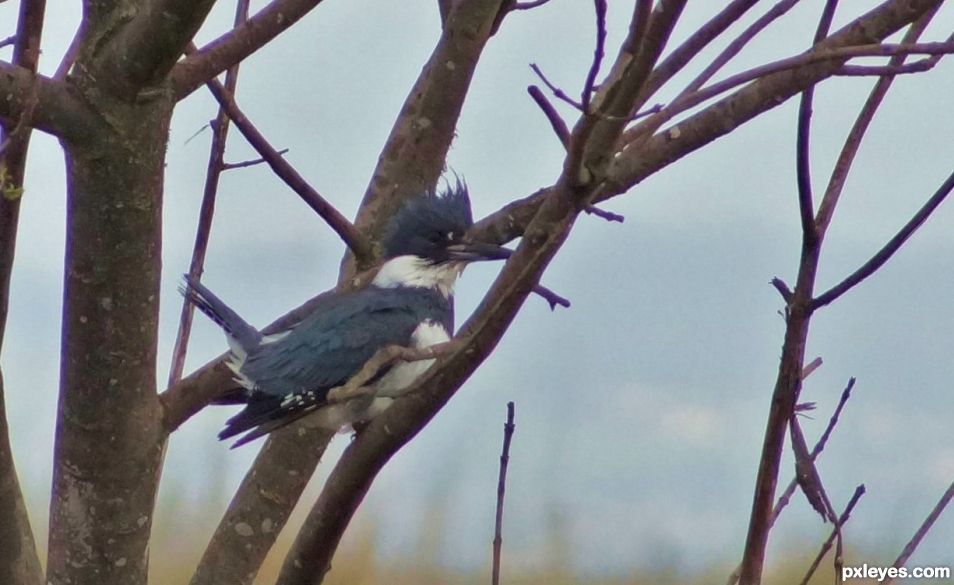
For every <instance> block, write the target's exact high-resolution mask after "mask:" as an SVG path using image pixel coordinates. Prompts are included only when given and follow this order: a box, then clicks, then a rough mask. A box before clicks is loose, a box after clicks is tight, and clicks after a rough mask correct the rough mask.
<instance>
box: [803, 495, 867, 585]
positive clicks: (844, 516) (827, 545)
mask: <svg viewBox="0 0 954 585" xmlns="http://www.w3.org/2000/svg"><path fill="white" fill-rule="evenodd" d="M863 495H865V486H864V485H859V486H858V487H857V488H855V493H854V494H852V495H851V499H850V500H848V505H847V506H845V511H844V512H842V513H841V516H840V517H839V518H838V521H837V522H834V526H833V527H832V530H831V535H829V536H828V539H827V540H825V542H824V543H823V544H822V547H821V550H819V551H818V555H817V556H816V557H815V560H814V561H813V562H812V565H811V566H810V567H809V568H808V572H807V573H806V574H805V578H804V579H802V581H801V585H807V584H808V582H809V581H810V580H811V578H812V575H814V574H815V569H817V568H818V565H820V564H821V561H822V559H823V558H825V555H826V554H828V551H829V550H830V549H831V543H832V542H834V540H835V536H838V535H840V534H841V527H842V526H844V524H845V522H847V521H848V518H849V517H850V516H851V512H852V511H853V510H854V509H855V505H856V504H857V503H858V500H860V499H861V496H863Z"/></svg>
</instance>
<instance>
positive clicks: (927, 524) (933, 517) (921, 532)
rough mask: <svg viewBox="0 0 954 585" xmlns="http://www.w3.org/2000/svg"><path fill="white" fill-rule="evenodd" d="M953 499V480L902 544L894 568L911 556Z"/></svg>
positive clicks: (889, 580)
mask: <svg viewBox="0 0 954 585" xmlns="http://www.w3.org/2000/svg"><path fill="white" fill-rule="evenodd" d="M952 499H954V482H951V485H949V486H948V487H947V490H946V491H945V492H944V494H943V495H941V499H940V500H938V502H937V504H936V505H935V506H934V509H932V510H931V513H930V514H928V515H927V518H925V519H924V522H922V523H921V526H919V527H918V529H917V532H915V533H914V536H912V537H911V540H910V541H908V543H907V544H906V545H904V549H902V550H901V554H899V555H898V558H897V559H895V561H894V564H893V565H892V566H893V567H895V568H898V569H900V568H901V567H903V566H904V565H905V564H907V562H908V559H910V558H911V555H913V554H914V551H916V550H917V548H918V546H919V545H920V544H921V541H922V540H924V537H925V536H926V535H927V533H928V532H930V530H931V527H932V526H934V522H936V521H937V519H938V517H939V516H940V515H941V512H943V511H944V508H946V507H947V505H948V504H950V503H951V500H952ZM893 580H894V579H893V578H891V577H888V578H887V579H885V581H884V585H888V584H889V583H891V581H893Z"/></svg>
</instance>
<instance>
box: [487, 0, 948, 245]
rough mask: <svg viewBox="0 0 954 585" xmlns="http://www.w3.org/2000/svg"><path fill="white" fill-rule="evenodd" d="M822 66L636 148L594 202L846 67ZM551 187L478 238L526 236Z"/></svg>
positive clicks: (873, 34) (869, 19) (891, 28)
mask: <svg viewBox="0 0 954 585" xmlns="http://www.w3.org/2000/svg"><path fill="white" fill-rule="evenodd" d="M924 5H927V8H925V7H924ZM936 6H937V0H920V1H919V2H917V6H916V7H915V8H917V10H920V11H926V10H927V9H928V8H933V7H936ZM906 10H907V8H905V9H904V10H901V9H900V8H899V7H898V6H897V3H896V2H891V3H889V4H885V5H884V6H882V7H880V8H878V9H876V10H875V11H873V12H870V13H868V14H867V15H865V16H863V17H862V18H860V19H858V20H856V21H855V22H854V23H852V24H850V25H848V26H846V27H844V28H843V29H842V30H840V31H838V32H836V33H834V34H833V35H832V36H831V37H830V38H828V39H826V40H825V41H824V42H823V43H822V45H823V47H822V48H836V47H842V46H851V47H855V46H857V45H859V44H865V43H872V42H875V41H878V40H880V39H881V38H883V37H886V36H888V35H889V34H892V33H894V32H895V31H897V30H898V29H900V28H901V27H902V26H904V25H905V24H908V23H909V20H907V19H909V18H910V14H909V13H908V12H907V11H906ZM821 65H824V61H819V62H818V63H815V64H814V65H813V66H811V67H804V68H802V69H800V70H799V73H798V75H785V74H783V73H782V72H778V73H776V74H773V75H771V76H767V77H763V78H760V79H759V80H757V81H756V82H755V83H753V84H751V85H749V86H747V87H743V88H741V89H739V90H738V91H737V92H736V93H734V94H732V95H730V96H728V97H726V98H723V99H722V100H720V101H719V102H717V103H715V104H713V105H711V106H708V107H707V108H705V109H704V110H702V111H700V112H698V113H696V114H695V115H693V116H691V117H690V118H689V119H687V120H685V121H682V122H680V123H679V125H678V126H676V127H674V128H671V129H670V130H669V131H667V132H665V133H661V134H658V135H656V136H653V137H651V138H649V139H647V140H646V141H645V142H638V143H633V144H630V145H629V146H627V147H626V148H625V149H624V150H623V152H622V154H621V155H619V156H618V157H616V158H615V159H614V162H613V165H612V167H611V168H610V170H609V175H608V177H607V180H606V183H605V184H604V186H603V188H602V189H601V190H600V191H599V192H598V193H597V194H596V196H595V197H594V199H593V203H599V202H601V201H605V200H607V199H609V198H611V197H615V196H617V195H619V194H621V193H624V192H625V191H627V190H628V189H629V188H630V187H632V186H633V185H635V184H636V183H638V182H640V181H642V180H643V179H645V178H646V177H648V176H650V175H652V174H654V173H656V172H658V171H659V170H660V169H663V168H665V167H667V166H669V165H670V164H672V163H674V162H676V161H677V160H679V159H681V158H682V157H683V156H685V155H687V154H689V153H691V152H694V151H695V150H697V149H698V148H701V147H702V146H704V145H706V144H708V143H709V142H711V141H713V140H715V139H717V138H719V137H720V136H723V135H725V134H726V133H728V132H730V131H731V130H732V129H734V128H736V127H738V126H739V125H741V124H744V123H745V122H747V121H749V120H751V119H752V118H754V117H756V116H758V115H759V114H761V113H763V112H765V111H768V110H769V109H772V108H774V107H776V106H777V105H779V104H781V103H783V102H784V101H785V100H786V99H787V98H790V97H792V96H793V95H795V94H797V93H799V92H800V91H801V90H802V89H804V88H805V87H808V86H809V85H811V84H814V83H818V82H819V81H821V80H822V79H825V78H827V77H829V76H831V75H833V74H834V72H836V71H837V70H838V68H839V67H840V66H839V67H835V66H830V65H829V66H821ZM660 115H665V109H664V112H662V113H660V114H657V116H660ZM551 189H552V187H551V188H546V189H541V190H540V191H538V192H537V193H534V194H533V195H531V196H529V197H526V198H524V199H520V200H517V201H513V202H511V203H508V204H507V205H506V206H504V207H502V208H501V209H500V210H498V211H496V212H494V213H493V214H491V215H489V216H487V217H485V218H483V219H482V220H480V221H479V222H477V224H476V225H475V226H474V231H475V233H479V234H480V235H479V236H476V239H478V240H482V241H494V242H497V243H506V242H508V241H510V240H513V239H515V238H517V237H520V236H521V235H522V234H523V232H524V230H525V229H526V226H527V225H528V224H529V223H530V221H531V219H532V218H533V217H534V215H535V214H536V212H537V211H538V210H539V208H540V205H541V204H542V203H543V201H544V200H545V198H546V197H547V196H548V194H549V193H550V192H551ZM823 204H824V203H823ZM820 209H821V207H820Z"/></svg>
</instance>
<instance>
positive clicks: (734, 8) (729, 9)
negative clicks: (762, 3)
mask: <svg viewBox="0 0 954 585" xmlns="http://www.w3.org/2000/svg"><path fill="white" fill-rule="evenodd" d="M795 1H796V2H797V1H798V0H795ZM757 3H758V0H733V1H732V2H729V3H728V4H727V5H726V7H725V8H723V9H722V10H721V11H720V12H719V13H718V14H716V15H715V16H714V17H712V18H711V19H710V20H709V21H708V22H706V23H705V24H704V25H702V26H701V27H699V28H698V29H697V30H696V31H695V32H694V33H692V35H690V36H689V38H688V39H686V40H685V41H684V42H683V43H682V44H681V45H679V46H678V47H676V48H675V49H673V51H672V53H670V54H669V56H668V57H666V58H665V59H664V60H663V61H662V62H661V63H660V64H659V66H658V67H656V68H655V70H653V72H652V73H651V74H650V76H649V79H647V80H646V85H645V87H644V89H643V94H642V95H641V96H640V99H641V101H642V102H643V103H645V102H646V101H647V100H649V98H651V97H652V96H653V95H654V94H655V93H656V92H657V91H659V88H661V87H662V86H663V85H665V84H666V82H668V81H669V80H670V79H672V77H673V76H674V75H676V74H677V73H679V72H680V71H682V69H683V67H685V66H686V64H688V63H689V61H691V60H692V59H693V58H694V57H695V56H697V55H699V54H700V53H701V52H702V50H703V49H704V48H705V47H706V46H708V45H709V43H711V42H712V41H714V40H715V39H716V38H718V37H719V36H720V35H721V34H722V33H724V32H725V31H726V29H728V28H729V27H730V26H731V25H732V24H733V23H735V22H736V21H738V20H739V19H740V18H742V17H743V16H744V15H745V13H746V12H748V11H749V9H750V8H752V7H753V6H755V4H757ZM646 4H650V2H646Z"/></svg>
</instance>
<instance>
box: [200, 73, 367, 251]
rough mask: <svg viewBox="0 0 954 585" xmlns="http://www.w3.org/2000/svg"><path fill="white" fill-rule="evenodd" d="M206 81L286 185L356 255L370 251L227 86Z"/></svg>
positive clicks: (360, 236)
mask: <svg viewBox="0 0 954 585" xmlns="http://www.w3.org/2000/svg"><path fill="white" fill-rule="evenodd" d="M206 85H207V86H208V87H209V90H210V91H211V92H212V95H213V96H215V99H216V100H218V102H219V103H220V104H222V105H223V106H224V107H225V110H226V111H227V112H228V113H229V118H231V119H232V121H233V122H235V126H236V127H237V128H238V129H239V131H240V132H241V133H242V135H243V136H245V139H246V140H248V142H249V144H251V145H252V147H253V148H254V149H255V150H256V151H258V153H259V154H260V155H261V156H262V158H264V159H265V160H266V162H267V163H268V166H270V167H271V168H272V170H273V171H275V174H276V175H278V176H279V177H280V178H281V179H282V180H283V181H285V184H286V185H288V186H289V187H291V188H292V190H294V191H295V193H297V194H298V196H299V197H301V198H302V200H303V201H304V202H305V203H307V204H308V206H309V207H311V208H312V209H313V210H315V212H316V213H317V214H318V215H319V216H320V217H321V218H322V219H324V220H325V222H326V223H327V224H328V225H329V226H330V227H331V229H332V230H334V231H335V233H337V234H338V236H339V237H340V238H341V239H342V240H343V241H344V243H345V244H346V245H347V246H348V248H349V249H350V250H351V251H352V252H353V253H354V255H355V256H357V257H358V258H369V257H370V256H371V251H370V246H369V245H368V242H367V241H366V240H365V238H364V237H363V236H362V235H361V234H360V233H358V230H357V229H355V227H354V225H353V224H352V223H351V222H350V221H348V219H347V218H345V216H343V215H341V212H340V211H338V210H337V209H335V207H334V206H333V205H332V204H331V203H329V202H328V200H326V199H325V198H324V197H322V196H321V195H320V194H319V193H318V191H316V190H315V188H314V187H312V186H311V185H309V184H308V182H307V181H305V179H304V178H303V177H302V176H301V175H300V174H299V173H298V171H296V170H295V168H294V167H292V166H291V164H289V163H288V161H286V160H285V159H284V158H282V156H281V155H280V154H279V153H278V151H277V150H276V149H275V148H274V147H273V146H272V145H271V144H270V143H269V142H268V140H266V139H265V137H264V136H263V135H262V133H261V132H259V131H258V128H256V127H255V125H254V124H252V122H251V121H250V120H249V119H248V118H247V117H246V116H245V114H244V113H242V110H240V109H239V107H238V105H237V104H236V103H235V98H234V97H233V96H232V94H230V93H229V92H228V91H226V89H225V88H224V87H222V84H221V83H219V81H218V80H216V79H212V80H211V81H209V82H208V83H206Z"/></svg>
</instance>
